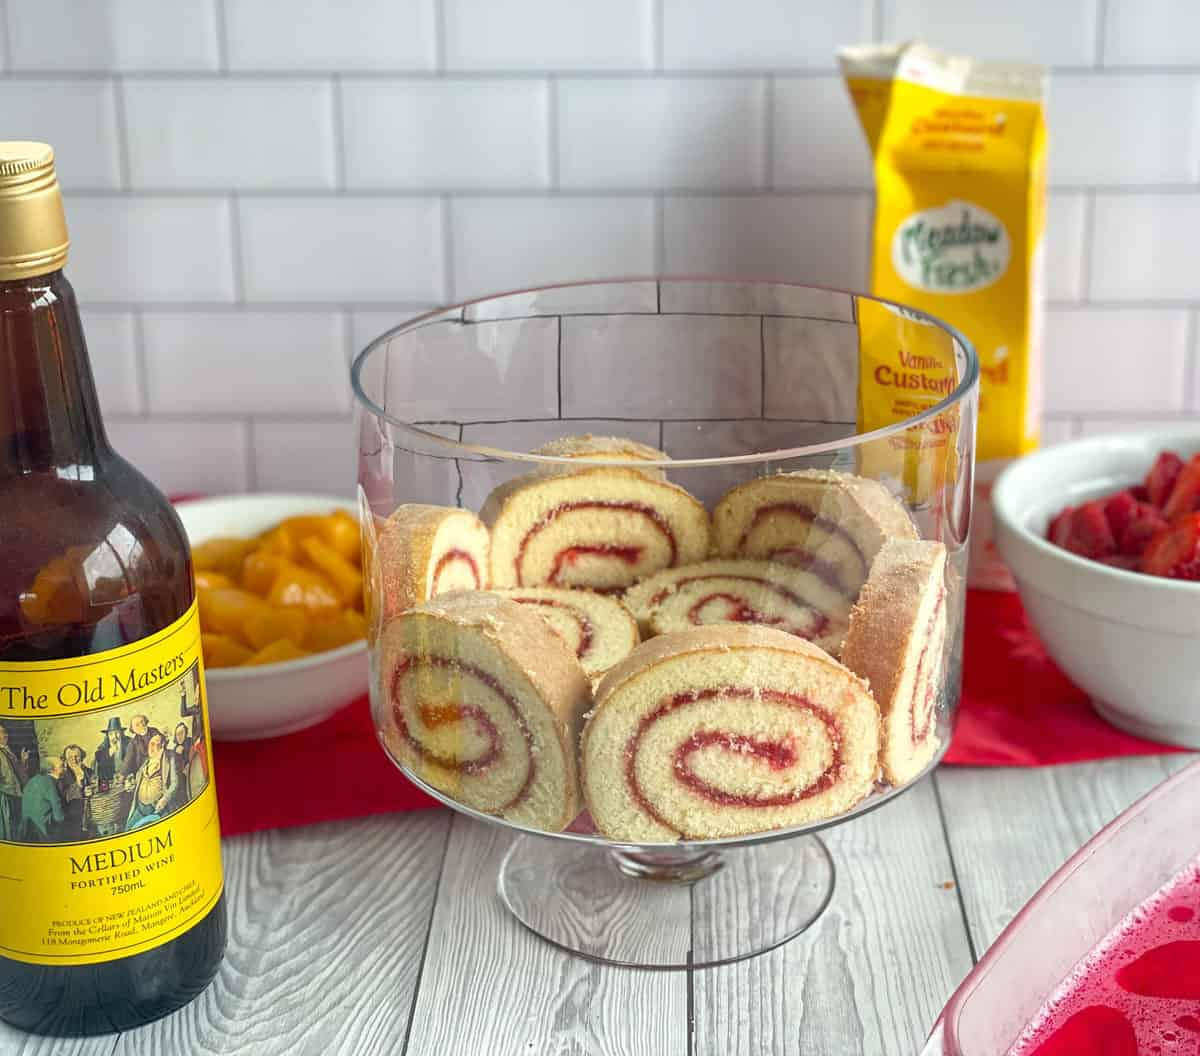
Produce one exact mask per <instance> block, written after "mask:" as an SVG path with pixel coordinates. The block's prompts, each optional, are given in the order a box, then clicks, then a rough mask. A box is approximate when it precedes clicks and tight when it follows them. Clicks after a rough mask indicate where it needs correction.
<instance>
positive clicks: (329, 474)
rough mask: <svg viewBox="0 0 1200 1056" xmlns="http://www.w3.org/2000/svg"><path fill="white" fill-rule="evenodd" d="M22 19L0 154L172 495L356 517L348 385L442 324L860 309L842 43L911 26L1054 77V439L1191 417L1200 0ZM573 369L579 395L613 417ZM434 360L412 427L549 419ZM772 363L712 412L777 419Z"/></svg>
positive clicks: (788, 3)
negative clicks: (309, 501) (40, 208)
mask: <svg viewBox="0 0 1200 1056" xmlns="http://www.w3.org/2000/svg"><path fill="white" fill-rule="evenodd" d="M3 10H4V12H5V15H6V18H4V19H0V71H2V72H0V115H3V117H4V127H5V130H6V132H5V134H6V135H10V136H18V135H19V136H28V137H31V138H42V139H49V140H50V141H52V142H53V143H54V144H55V146H56V148H57V150H58V153H59V156H60V159H61V178H62V182H63V186H64V188H65V189H66V191H67V210H68V219H69V222H70V226H71V235H72V255H71V260H70V263H69V266H68V272H69V274H70V276H71V278H72V279H73V281H74V282H75V286H76V289H77V291H78V293H79V296H80V300H81V302H82V304H83V307H84V320H85V325H86V327H87V329H88V334H89V338H90V346H91V349H92V355H93V359H94V365H95V374H96V378H97V384H98V387H99V390H100V393H101V399H102V402H103V404H104V407H105V410H106V413H107V415H108V418H109V421H110V432H111V433H112V435H113V437H114V439H115V440H116V441H117V443H118V444H119V445H120V446H121V447H122V448H123V449H124V450H125V452H126V453H127V454H128V455H129V456H130V457H131V458H133V459H134V460H135V461H137V462H139V463H140V464H142V465H144V466H145V467H146V468H147V469H148V470H149V471H150V472H151V474H152V475H153V476H154V477H155V479H157V480H158V481H159V483H160V484H162V485H163V486H164V487H167V488H168V489H171V490H196V489H199V490H206V491H220V490H240V489H244V488H253V487H258V488H288V489H299V488H312V489H315V490H321V491H330V492H338V493H343V494H345V493H348V492H349V490H350V488H351V487H352V481H351V479H350V478H351V476H352V474H353V457H352V456H353V451H352V448H353V445H354V437H353V430H352V426H351V424H350V417H349V413H348V410H347V408H348V405H349V394H348V388H349V387H348V382H347V380H346V377H345V374H344V370H345V363H346V362H347V361H348V359H349V357H350V356H351V355H352V354H353V352H354V351H356V350H357V349H359V348H361V347H362V345H363V344H364V343H365V342H366V341H367V340H369V338H370V337H372V336H374V335H376V334H378V333H380V332H381V331H383V330H384V329H386V328H387V327H388V326H390V325H392V324H394V323H396V322H398V321H400V320H402V319H404V318H406V317H408V316H410V315H412V314H415V313H416V312H418V311H420V310H422V309H423V308H426V307H429V306H432V305H434V304H437V303H446V302H448V301H451V300H454V299H459V298H465V297H470V296H477V295H480V294H484V293H487V292H491V291H494V290H499V289H512V288H519V287H521V286H524V285H528V284H531V283H538V282H546V281H554V280H566V279H579V278H589V277H599V276H613V275H621V274H653V273H655V272H662V271H671V272H689V273H699V272H723V273H741V274H745V275H756V276H772V277H778V278H785V279H793V280H799V281H810V282H817V283H824V284H828V285H832V286H848V287H863V286H865V284H866V281H867V262H868V245H867V240H868V237H869V223H870V211H871V191H870V189H871V171H870V164H869V158H868V155H867V151H866V149H865V146H864V144H863V141H862V135H861V132H860V129H859V128H858V125H857V122H856V120H855V118H854V116H853V113H852V111H851V109H850V107H849V105H848V102H847V100H846V96H845V92H844V89H843V87H842V84H841V81H840V78H839V77H838V75H837V73H836V62H835V54H834V52H835V49H836V47H837V45H838V44H849V43H857V42H862V41H867V40H883V39H897V38H903V37H909V36H915V35H919V36H921V37H923V38H924V39H927V40H929V41H930V42H931V43H933V44H936V45H939V46H942V47H946V48H950V49H957V50H961V51H964V52H967V53H971V54H975V55H983V56H990V57H995V58H1007V59H1012V60H1016V61H1022V60H1025V61H1029V60H1032V61H1041V62H1045V63H1048V64H1050V66H1051V73H1052V84H1051V93H1050V98H1051V103H1050V122H1051V130H1050V136H1051V143H1052V147H1051V165H1050V179H1051V185H1052V189H1051V194H1050V199H1049V209H1048V231H1047V244H1046V257H1045V266H1046V294H1047V298H1048V300H1049V302H1050V311H1049V312H1048V315H1047V328H1046V346H1045V358H1046V398H1047V415H1046V420H1045V429H1044V437H1045V439H1046V440H1047V442H1057V441H1059V440H1062V439H1066V438H1068V437H1071V436H1077V435H1082V434H1091V433H1094V432H1096V431H1100V430H1104V429H1109V428H1111V429H1117V428H1121V427H1123V426H1124V425H1127V424H1129V423H1139V422H1142V421H1144V420H1152V421H1156V422H1161V421H1164V420H1173V419H1179V418H1184V417H1189V416H1195V415H1196V414H1197V412H1198V411H1200V360H1198V356H1197V340H1198V337H1197V335H1198V332H1200V322H1198V319H1197V312H1198V311H1200V270H1198V269H1197V268H1196V267H1195V263H1194V260H1193V257H1194V255H1195V254H1194V253H1193V252H1192V247H1193V246H1194V245H1196V244H1197V242H1198V241H1200V6H1198V5H1197V4H1195V3H1193V2H1190V0H1059V2H1056V3H1052V4H1046V3H1044V2H1043V0H1012V2H1010V3H1008V4H1004V5H997V4H995V3H994V2H993V0H846V2H845V3H839V4H831V3H828V2H822V0H743V2H741V3H738V4H730V3H725V2H723V0H572V2H570V3H565V2H562V0H506V2H504V3H495V2H493V0H340V2H339V3H337V4H329V3H328V2H326V0H292V2H290V3H288V4H287V5H282V4H280V3H278V2H276V0H170V2H169V3H168V2H163V0H89V2H88V3H86V4H81V3H77V2H76V0H5V3H4V4H3ZM671 296H672V291H671V290H670V289H665V290H664V297H666V298H668V299H669V298H670V297H671ZM514 304H516V302H514ZM645 307H646V306H640V307H639V308H638V310H639V311H641V310H643V309H644V308H645ZM649 310H651V311H652V310H653V308H650V309H649ZM664 310H667V306H666V305H665V304H664ZM741 310H747V311H749V312H750V313H751V314H753V311H754V310H755V308H754V306H749V307H748V308H746V309H742V308H741V307H740V306H734V307H732V308H731V311H732V312H735V314H736V312H737V311H741ZM835 317H838V316H836V314H835ZM514 325H521V324H519V323H514ZM638 325H639V324H637V323H634V324H631V329H630V340H631V341H632V342H633V343H632V344H631V345H630V346H629V347H628V352H627V354H630V355H633V354H637V350H638V349H642V348H645V347H648V346H647V345H646V344H645V341H646V340H650V339H647V338H644V337H643V336H642V334H641V332H640V331H639V330H638ZM642 325H645V326H649V327H650V328H652V327H653V325H654V324H653V322H648V323H646V324H642ZM728 325H730V326H732V327H733V328H734V329H733V331H731V333H735V331H736V328H737V326H738V325H741V324H740V323H739V322H738V321H737V320H729V321H728ZM781 325H782V324H781ZM729 340H730V341H731V346H730V347H733V345H736V344H737V340H738V339H737V337H736V335H735V336H733V337H730V338H729ZM549 347H550V346H549V344H547V348H549ZM565 351H566V355H567V358H566V360H565V361H564V368H565V371H566V372H565V373H564V390H563V392H562V394H561V395H562V398H563V399H565V400H567V401H568V402H570V401H577V403H578V408H577V409H578V410H579V413H581V414H589V413H592V411H593V410H594V407H593V403H594V401H592V403H589V399H590V398H591V396H592V395H594V394H590V393H589V392H587V391H586V387H585V388H582V389H575V388H572V382H571V376H570V374H569V367H570V357H571V353H570V346H568V347H567V348H566V349H565ZM679 354H681V355H687V354H699V355H704V354H706V353H705V352H704V346H703V345H700V346H698V348H697V350H694V351H693V352H686V351H685V352H681V353H679ZM437 355H440V356H442V357H443V358H442V359H437V358H436V356H433V358H431V359H430V361H429V363H428V364H426V365H425V367H424V368H423V373H422V374H421V376H419V377H418V376H414V377H413V378H412V379H411V386H410V387H411V388H412V389H413V390H414V391H413V392H412V393H410V394H409V398H410V400H411V403H412V405H413V406H414V407H420V408H421V410H422V413H429V414H430V415H431V416H432V417H437V414H436V411H437V404H438V401H439V400H443V399H448V398H450V396H451V395H453V396H454V397H456V398H462V397H463V396H464V395H465V396H466V397H467V399H468V401H469V402H473V404H474V405H475V407H476V410H477V411H479V412H480V413H479V415H478V417H492V416H496V417H514V416H516V415H515V413H514V407H515V408H516V409H520V410H523V411H524V412H526V413H527V415H528V416H531V417H541V416H542V415H543V414H544V413H545V412H547V410H551V411H552V412H553V411H556V410H557V407H556V406H555V407H553V408H551V403H552V402H553V403H554V404H557V400H558V398H559V394H558V393H557V392H551V391H550V390H549V389H548V388H547V387H546V385H545V384H544V379H538V378H537V377H535V376H534V375H535V373H536V371H534V370H533V366H532V361H530V362H529V363H525V364H523V365H522V369H521V370H518V371H515V372H514V371H511V370H510V371H509V372H508V373H505V374H502V375H499V374H498V375H497V377H496V378H495V379H492V383H491V384H490V385H489V384H487V383H481V384H480V385H479V387H478V391H475V387H474V386H472V387H470V389H471V391H468V392H466V393H465V394H464V393H463V392H462V391H461V386H460V385H458V384H457V383H458V380H459V379H458V378H456V377H455V375H454V370H455V368H454V350H453V347H452V343H449V344H448V345H447V347H446V348H445V349H443V350H442V351H440V352H438V353H437ZM759 369H760V367H759V365H758V361H757V359H755V358H754V357H751V365H750V368H749V369H748V371H747V373H746V377H745V378H743V379H742V380H743V381H745V382H746V384H745V385H744V386H741V387H739V386H738V385H737V384H736V383H731V385H730V386H729V387H728V391H725V392H723V393H722V394H721V397H722V398H721V400H720V401H718V402H719V403H720V404H721V406H716V405H714V413H713V415H712V417H713V419H721V418H725V417H726V416H727V415H728V414H729V413H731V412H730V410H729V407H728V406H726V404H730V405H736V406H734V408H733V409H734V411H736V412H737V414H739V415H740V414H741V413H742V412H743V411H746V412H748V413H751V414H757V413H759V409H758V407H757V405H756V404H755V396H754V394H755V393H756V392H758V387H757V382H758V375H757V373H755V372H757V371H758V370H759ZM751 374H753V377H751V376H750V375H751ZM735 381H736V379H735ZM456 386H457V388H456ZM652 395H653V394H650V395H647V394H645V393H643V394H640V396H639V398H642V399H643V402H644V403H646V404H647V406H646V408H644V409H645V410H647V412H648V413H650V412H652V411H653V408H652V407H650V406H649V404H651V403H653V402H654V400H653V398H652ZM552 397H553V401H552ZM506 401H509V402H511V403H512V406H509V405H508V402H506ZM518 405H519V406H518ZM768 410H769V408H768ZM483 412H486V414H485V413H483ZM650 416H651V417H657V418H658V419H660V420H662V419H664V418H665V419H667V420H668V426H669V428H666V429H665V432H664V436H666V437H667V438H668V440H670V439H671V438H672V437H677V438H678V439H679V442H680V443H682V436H683V434H681V433H680V432H679V430H680V429H681V428H682V429H692V428H694V426H693V425H691V424H685V423H674V424H673V423H671V422H670V420H669V419H670V414H669V413H667V411H666V410H665V409H664V410H662V412H661V413H659V414H657V415H655V414H653V413H650ZM471 428H472V430H473V433H478V432H479V430H480V429H485V428H486V427H483V426H478V427H471ZM637 428H639V429H641V428H643V425H642V424H641V423H639V425H638V426H637ZM645 428H646V429H647V431H648V435H649V436H650V437H651V438H653V436H654V434H655V429H656V427H655V426H653V425H649V426H645ZM722 428H726V427H725V426H717V425H714V426H713V427H712V430H710V432H711V434H712V436H714V437H716V436H719V435H722V434H721V429H722ZM526 433H528V435H529V436H530V437H531V438H532V437H534V436H535V434H538V427H535V426H532V425H531V426H529V427H527V428H526V429H525V432H522V431H521V429H517V430H516V431H515V432H514V433H513V436H512V438H511V439H513V440H514V441H516V440H520V439H522V438H523V437H524V436H525V434H526ZM701 434H704V430H703V429H701V433H700V434H697V435H701ZM538 435H540V434H538ZM688 435H690V434H688ZM704 435H707V434H704ZM474 438H475V439H483V438H482V437H480V436H474Z"/></svg>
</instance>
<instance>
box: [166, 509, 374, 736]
mask: <svg viewBox="0 0 1200 1056" xmlns="http://www.w3.org/2000/svg"><path fill="white" fill-rule="evenodd" d="M176 509H177V511H178V513H179V519H180V520H181V521H182V522H183V527H184V530H185V531H186V532H187V535H188V539H189V540H190V542H191V543H192V545H193V546H194V545H195V544H196V543H200V542H203V541H204V540H205V539H211V538H213V537H214V536H218V535H240V536H250V535H256V534H258V533H259V532H261V531H263V530H265V529H267V528H270V527H271V526H272V525H274V524H277V523H278V522H279V521H282V520H283V519H284V518H285V517H293V516H295V515H296V514H302V513H328V512H329V511H330V510H333V509H343V510H346V511H347V512H348V513H351V514H353V515H354V517H355V518H356V519H357V517H358V506H357V504H356V503H354V502H348V501H345V500H342V499H333V498H329V497H328V496H322V495H269V494H268V495H225V496H221V497H218V498H211V499H196V500H194V501H191V502H181V503H180V504H179V505H178V506H177V507H176ZM205 684H206V685H207V687H208V703H209V722H210V723H211V724H212V732H213V737H215V738H216V739H217V740H224V741H249V740H254V739H256V738H259V737H278V736H279V735H280V734H284V733H293V732H295V731H296V730H302V729H304V728H305V727H307V726H315V725H316V724H317V723H318V722H321V721H322V720H323V719H327V718H328V717H329V716H330V715H332V714H333V713H334V712H335V711H337V710H338V708H340V707H342V705H344V704H348V703H349V702H350V701H351V700H353V699H354V698H355V697H358V696H361V695H362V694H363V693H366V691H367V643H366V641H365V640H364V641H361V642H351V643H350V644H349V645H343V646H342V647H341V648H339V649H331V650H329V651H328V652H325V653H315V654H314V655H312V656H305V657H302V658H300V659H299V660H286V661H284V662H283V663H279V664H263V665H262V666H261V667H248V668H242V667H227V668H215V669H212V670H209V671H206V672H205Z"/></svg>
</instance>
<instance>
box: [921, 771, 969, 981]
mask: <svg viewBox="0 0 1200 1056" xmlns="http://www.w3.org/2000/svg"><path fill="white" fill-rule="evenodd" d="M929 779H930V781H931V782H932V783H933V798H934V801H935V802H936V803H937V809H938V819H939V820H940V821H941V825H942V839H943V840H944V841H945V843H946V856H947V857H948V858H949V859H950V879H951V880H952V881H953V883H954V894H955V896H956V897H957V899H958V911H959V913H961V914H962V924H963V931H964V932H966V936H967V950H968V952H969V953H970V954H971V963H972V964H978V963H979V951H978V950H977V949H976V948H975V938H974V936H973V935H972V934H971V924H970V921H969V919H968V918H967V903H966V900H965V899H964V897H963V888H962V880H961V879H960V878H959V875H958V862H957V860H956V859H955V857H954V844H953V843H952V842H951V840H950V827H949V825H948V824H947V822H946V808H945V807H944V805H943V804H942V788H941V785H940V784H939V783H938V772H937V771H936V770H935V771H934V772H933V773H932V774H930V775H929Z"/></svg>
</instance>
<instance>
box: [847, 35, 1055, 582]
mask: <svg viewBox="0 0 1200 1056" xmlns="http://www.w3.org/2000/svg"><path fill="white" fill-rule="evenodd" d="M839 59H840V61H841V66H842V72H843V74H844V76H845V78H846V84H847V87H848V89H849V91H850V96H851V99H852V100H853V103H854V107H855V109H856V111H857V112H858V117H859V121H860V122H861V123H862V127H863V131H864V132H865V133H866V137H867V142H868V144H869V145H870V148H871V153H872V155H873V157H874V165H875V192H876V203H875V226H874V233H873V236H872V266H871V292H872V293H874V294H877V295H878V296H880V297H887V298H890V299H892V300H895V301H898V302H900V303H901V304H906V305H910V306H912V307H914V308H920V309H923V310H924V311H927V312H929V313H931V314H933V315H935V316H938V317H939V318H941V319H944V320H945V321H946V322H948V323H950V324H951V325H953V326H955V327H957V328H958V329H959V330H961V331H962V332H963V333H964V334H965V335H966V337H967V338H968V340H970V341H971V342H972V343H973V344H974V346H975V350H976V352H977V353H978V355H979V361H980V367H981V371H982V378H981V386H980V404H979V424H978V439H977V451H976V454H977V459H978V464H977V470H976V485H975V510H976V516H975V519H974V524H973V526H972V533H971V535H972V545H971V550H972V553H971V572H970V580H971V583H972V585H974V586H983V587H991V588H995V589H1012V579H1011V577H1010V576H1009V574H1008V572H1007V570H1005V569H1004V567H1003V565H1002V564H1001V562H1000V559H999V556H998V555H997V553H996V549H995V545H994V542H993V538H992V524H991V508H990V494H991V486H992V482H993V481H994V480H995V478H996V476H997V474H998V473H999V472H1000V470H1001V469H1002V468H1003V467H1004V465H1005V463H1006V461H1007V460H1010V459H1012V458H1015V457H1017V456H1019V455H1022V454H1024V453H1025V452H1027V451H1030V450H1032V449H1033V448H1035V447H1037V444H1038V430H1039V422H1040V418H1041V367H1040V360H1041V345H1042V300H1041V286H1042V271H1043V263H1042V262H1043V249H1042V245H1043V231H1044V228H1045V214H1046V207H1045V202H1046V190H1045V186H1046V181H1045V176H1046V123H1045V71H1044V70H1043V69H1042V67H1040V66H1022V65H1015V64H1008V63H993V62H980V61H977V60H974V59H969V58H962V57H957V56H950V55H944V54H942V53H941V52H938V51H935V50H934V49H933V48H930V47H927V46H925V45H923V44H916V43H913V44H900V45H895V44H885V45H864V46H862V47H853V48H845V49H843V50H842V51H841V52H840V53H839ZM871 332H872V331H871V330H870V329H869V328H865V329H864V330H863V338H862V341H861V342H860V357H861V360H860V377H861V379H862V380H861V382H860V392H859V421H858V427H859V429H860V430H869V429H877V428H880V427H882V426H885V425H890V424H892V423H893V422H897V421H901V420H903V419H904V418H906V417H908V416H909V415H911V414H913V413H915V412H917V411H919V410H921V409H923V408H925V407H929V406H932V405H933V404H934V403H937V402H938V401H939V400H941V399H942V398H944V396H945V395H946V394H947V393H946V391H945V383H946V380H947V379H948V378H950V377H952V376H953V364H952V363H948V362H940V361H937V360H936V358H934V357H926V356H921V355H916V356H914V355H913V354H912V349H911V346H909V349H908V351H907V352H901V351H900V350H899V348H898V347H897V343H896V341H895V340H894V339H893V338H892V330H891V328H888V327H879V328H877V329H876V330H875V331H874V332H877V333H878V334H880V340H879V341H877V342H873V341H872V340H871V339H870V335H871ZM910 461H915V460H910ZM874 468H876V469H878V468H879V467H874ZM904 483H905V485H906V487H907V488H908V489H909V492H910V498H911V499H912V500H913V501H915V502H918V503H920V502H922V501H926V500H928V499H929V498H930V496H929V495H928V494H927V492H928V491H929V489H930V488H931V487H934V486H936V485H937V483H938V482H937V481H929V480H926V481H924V482H920V481H916V480H913V479H911V478H905V479H904Z"/></svg>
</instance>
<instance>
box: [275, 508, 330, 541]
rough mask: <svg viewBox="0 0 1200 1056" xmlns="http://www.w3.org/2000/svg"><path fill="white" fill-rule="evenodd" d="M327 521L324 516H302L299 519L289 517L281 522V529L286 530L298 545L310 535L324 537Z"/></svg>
mask: <svg viewBox="0 0 1200 1056" xmlns="http://www.w3.org/2000/svg"><path fill="white" fill-rule="evenodd" d="M326 519H327V518H326V517H325V515H324V514H319V513H307V514H301V515H300V516H298V517H288V518H286V519H284V520H282V521H280V522H279V527H280V528H283V529H285V530H286V531H287V533H288V535H290V536H291V537H292V539H293V540H295V541H296V542H297V543H298V542H300V540H301V539H307V538H308V537H309V536H310V535H318V536H320V535H324V534H325V521H326Z"/></svg>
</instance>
